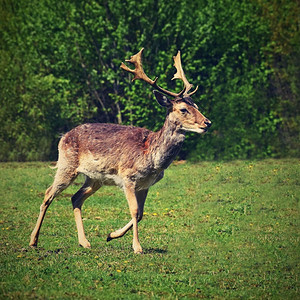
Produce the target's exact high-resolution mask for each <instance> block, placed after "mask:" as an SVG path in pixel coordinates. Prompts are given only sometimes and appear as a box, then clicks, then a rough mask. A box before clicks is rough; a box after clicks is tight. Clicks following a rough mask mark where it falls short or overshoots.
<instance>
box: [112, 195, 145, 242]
mask: <svg viewBox="0 0 300 300" xmlns="http://www.w3.org/2000/svg"><path fill="white" fill-rule="evenodd" d="M147 194H148V190H144V191H137V192H135V195H136V198H137V202H138V222H140V221H141V220H142V218H143V213H144V205H145V201H146V197H147ZM132 224H133V221H132V220H130V222H128V223H127V224H126V225H125V226H124V227H123V228H121V229H118V230H116V231H114V232H111V233H110V234H109V235H108V236H107V240H106V241H107V242H109V241H111V240H113V239H117V238H120V237H122V236H123V235H124V234H125V233H126V232H127V231H128V230H130V229H131V228H132Z"/></svg>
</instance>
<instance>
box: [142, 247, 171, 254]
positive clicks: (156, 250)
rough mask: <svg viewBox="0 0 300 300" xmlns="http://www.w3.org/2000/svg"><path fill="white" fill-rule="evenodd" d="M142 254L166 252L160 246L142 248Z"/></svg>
mask: <svg viewBox="0 0 300 300" xmlns="http://www.w3.org/2000/svg"><path fill="white" fill-rule="evenodd" d="M143 252H144V254H166V253H168V251H167V250H165V249H160V248H148V249H144V250H143Z"/></svg>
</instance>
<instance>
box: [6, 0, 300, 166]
mask: <svg viewBox="0 0 300 300" xmlns="http://www.w3.org/2000/svg"><path fill="white" fill-rule="evenodd" d="M1 5H2V9H1V12H0V18H1V19H0V24H1V25H0V39H1V40H0V41H1V42H0V101H1V106H0V120H1V125H2V126H1V129H0V142H1V146H0V160H2V161H9V160H48V159H55V158H56V155H57V152H56V151H57V150H56V147H57V141H58V139H59V137H60V135H61V134H63V133H64V132H66V131H68V130H69V129H71V128H72V127H74V126H76V125H77V124H80V123H83V122H118V123H123V124H133V125H136V126H145V127H148V128H150V129H152V130H158V129H159V128H160V126H161V125H162V123H163V120H164V116H165V112H164V110H163V109H162V108H160V107H159V106H158V105H157V104H156V102H155V101H154V99H153V96H152V92H151V88H150V87H148V86H146V85H145V84H144V83H142V82H134V84H132V83H130V76H129V74H125V72H123V71H122V70H121V69H120V68H119V66H120V63H121V61H123V60H124V59H127V58H129V57H130V55H132V54H134V53H136V52H137V51H139V50H140V48H141V47H145V51H144V68H145V70H146V73H147V74H148V75H149V77H152V78H154V77H155V76H158V77H159V83H160V85H162V86H164V87H166V88H168V89H173V90H180V88H181V85H180V83H179V82H174V81H171V78H172V77H173V74H174V71H175V70H174V68H173V62H172V56H173V55H175V54H176V52H177V50H178V49H180V50H181V51H182V60H183V65H184V69H185V72H186V75H187V77H188V78H189V80H190V81H191V82H192V83H193V84H194V85H199V86H200V88H199V90H200V91H199V92H198V93H197V94H196V95H195V96H194V100H195V102H197V103H198V104H200V105H199V106H200V107H201V109H200V110H202V112H203V113H204V114H205V115H206V116H207V117H209V119H211V120H212V122H213V127H212V129H211V131H210V133H209V134H207V135H206V136H205V137H204V138H203V137H198V136H194V135H189V136H188V139H189V142H188V143H186V144H185V146H184V149H183V151H182V152H181V155H182V157H190V158H192V159H196V160H198V159H234V158H250V157H251V158H262V157H267V156H275V157H278V156H286V155H293V156H297V155H299V145H298V141H299V125H300V120H299V116H298V112H299V94H300V93H299V78H300V77H299V75H300V74H299V68H298V66H299V61H298V60H299V57H300V53H299V49H300V47H299V28H298V26H299V25H298V24H299V23H298V16H299V8H298V6H297V3H296V2H295V1H269V0H252V1H246V0H245V1H229V0H224V1H213V0H197V1H195V0H182V1H179V0H176V1H162V0H160V1H159V0H144V1H133V0H127V1H124V0H114V1H96V0H90V1H75V2H74V3H73V2H70V1H61V0H60V1H58V0H51V1H50V0H39V1H37V0H33V1H29V2H28V1H25V0H19V1H13V0H2V2H1Z"/></svg>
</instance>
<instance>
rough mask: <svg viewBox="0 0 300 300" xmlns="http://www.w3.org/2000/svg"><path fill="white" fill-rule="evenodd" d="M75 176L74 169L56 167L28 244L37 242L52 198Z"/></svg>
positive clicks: (34, 245)
mask: <svg viewBox="0 0 300 300" xmlns="http://www.w3.org/2000/svg"><path fill="white" fill-rule="evenodd" d="M76 177H77V174H76V172H74V170H72V171H70V170H66V169H58V170H57V172H56V175H55V179H54V182H53V184H52V185H51V186H50V187H49V188H48V189H47V190H46V192H45V197H44V201H43V203H42V205H41V206H40V214H39V216H38V219H37V222H36V225H35V227H34V229H33V231H32V233H31V238H30V243H29V246H31V247H36V246H37V244H38V238H39V233H40V229H41V226H42V223H43V220H44V217H45V214H46V212H47V209H48V208H49V206H50V204H51V203H52V201H53V199H54V198H55V197H56V196H57V195H58V194H59V193H60V192H62V191H63V190H64V189H66V188H67V187H68V186H69V185H70V184H71V183H72V182H73V181H74V179H75V178H76Z"/></svg>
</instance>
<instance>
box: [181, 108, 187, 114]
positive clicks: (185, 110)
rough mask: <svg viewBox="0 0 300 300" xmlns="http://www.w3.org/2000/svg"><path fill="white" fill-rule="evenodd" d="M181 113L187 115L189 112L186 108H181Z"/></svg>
mask: <svg viewBox="0 0 300 300" xmlns="http://www.w3.org/2000/svg"><path fill="white" fill-rule="evenodd" d="M180 111H181V112H182V113H183V114H186V113H188V112H189V111H188V110H187V109H186V108H181V109H180Z"/></svg>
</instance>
